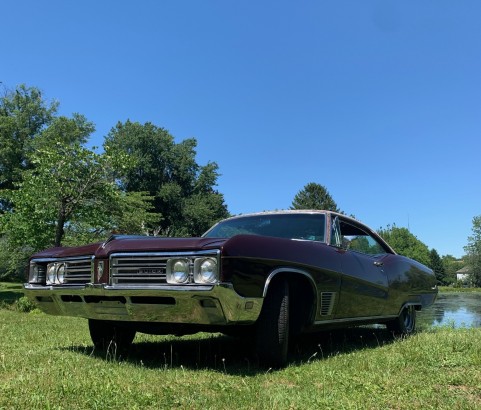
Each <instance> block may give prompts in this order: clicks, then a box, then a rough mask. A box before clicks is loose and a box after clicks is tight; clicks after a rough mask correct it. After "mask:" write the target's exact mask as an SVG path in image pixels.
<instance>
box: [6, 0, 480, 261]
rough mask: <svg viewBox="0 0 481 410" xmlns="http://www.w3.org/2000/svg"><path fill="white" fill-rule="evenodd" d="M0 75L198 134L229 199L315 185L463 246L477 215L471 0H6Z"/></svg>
mask: <svg viewBox="0 0 481 410" xmlns="http://www.w3.org/2000/svg"><path fill="white" fill-rule="evenodd" d="M1 14H2V23H1V24H0V81H2V82H3V85H4V86H6V87H8V88H14V87H15V86H16V85H18V84H21V83H26V84H27V85H31V86H36V87H39V88H40V89H42V90H43V91H44V95H45V96H46V97H47V98H49V99H56V100H58V101H59V102H60V112H61V114H63V115H71V114H72V113H73V112H79V113H81V114H84V115H85V116H86V117H87V118H88V119H89V120H90V121H92V122H94V123H95V124H96V128H97V131H96V132H95V134H94V135H93V136H92V139H91V144H92V145H97V146H101V145H102V141H103V137H104V136H105V135H106V134H107V133H108V132H109V130H110V129H111V128H112V127H113V126H114V125H115V124H116V123H117V122H118V121H125V120H127V119H130V120H132V121H139V122H142V123H143V122H147V121H149V122H152V123H154V124H156V125H158V126H162V127H164V128H166V129H168V130H169V131H170V133H171V134H172V135H173V136H174V137H175V138H176V140H177V141H181V140H183V139H185V138H190V137H195V138H196V139H197V141H198V148H197V154H198V155H197V160H198V162H199V163H200V164H205V163H207V161H215V162H217V163H218V164H219V167H220V172H221V174H222V176H221V177H220V178H219V185H218V189H219V191H220V192H222V193H223V194H224V196H225V200H226V203H227V205H228V208H229V211H230V212H231V213H233V214H237V213H247V212H256V211H262V210H271V209H285V208H288V207H289V206H290V205H291V202H292V200H293V198H294V196H295V194H296V193H297V192H298V191H299V190H300V189H302V188H303V187H304V185H306V184H307V183H309V182H317V183H319V184H322V185H324V186H325V187H326V188H327V189H328V191H329V192H330V193H331V195H332V196H333V198H334V200H335V201H336V202H337V204H338V205H339V207H340V208H341V209H342V210H343V211H345V212H346V213H348V214H354V215H355V216H356V217H357V218H358V219H360V220H361V221H363V222H365V223H366V224H368V225H369V226H371V227H372V228H375V229H377V228H379V227H381V226H384V227H385V226H386V225H388V224H391V225H392V224H396V225H397V226H404V227H409V228H410V230H411V232H412V233H413V234H414V235H416V236H417V237H418V238H419V239H420V240H421V241H423V242H424V243H426V245H428V246H429V247H430V248H435V249H436V250H437V251H438V252H439V253H440V254H441V255H445V254H452V255H454V256H457V257H459V256H461V255H462V254H463V246H465V245H466V243H467V237H468V236H469V235H470V233H471V228H472V218H473V217H474V216H476V215H480V214H481V184H480V172H479V168H480V167H479V158H480V152H481V149H480V148H481V142H480V131H481V115H480V114H481V81H480V80H481V24H479V21H480V18H481V2H479V1H474V0H473V1H464V0H460V1H444V0H430V1H428V0H425V1H420V0H416V1H414V0H407V1H403V2H399V1H392V0H375V1H374V0H373V1H368V0H366V1H359V0H352V1H321V0H318V1H296V2H294V1H279V0H277V1H200V0H197V1H173V0H172V1H154V0H152V1H144V0H138V1H135V2H134V1H122V0H117V1H107V0H104V1H91V0H83V1H76V2H74V1H65V0H62V1H48V2H39V1H34V0H31V1H25V0H15V1H12V0H10V1H9V0H7V1H4V2H2V13H1Z"/></svg>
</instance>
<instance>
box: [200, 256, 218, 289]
mask: <svg viewBox="0 0 481 410" xmlns="http://www.w3.org/2000/svg"><path fill="white" fill-rule="evenodd" d="M216 281H217V262H216V261H215V260H214V259H210V258H209V259H204V260H202V261H201V262H200V263H199V264H198V265H197V272H196V282H200V283H215V282H216Z"/></svg>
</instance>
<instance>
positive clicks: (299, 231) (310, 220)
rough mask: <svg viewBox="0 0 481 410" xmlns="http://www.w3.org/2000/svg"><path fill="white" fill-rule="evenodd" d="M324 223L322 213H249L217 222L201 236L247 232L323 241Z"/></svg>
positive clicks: (224, 235) (210, 236)
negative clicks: (249, 214)
mask: <svg viewBox="0 0 481 410" xmlns="http://www.w3.org/2000/svg"><path fill="white" fill-rule="evenodd" d="M325 225H326V216H325V215H324V214H263V215H251V216H245V217H238V218H233V219H228V220H226V221H222V222H219V223H218V224H217V225H215V226H214V227H212V228H211V229H210V230H209V231H207V232H206V233H205V234H204V235H203V236H204V237H206V238H231V237H233V236H235V235H241V234H247V235H262V236H274V237H277V238H291V239H305V240H309V241H320V242H323V241H324V228H325Z"/></svg>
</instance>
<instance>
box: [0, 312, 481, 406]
mask: <svg viewBox="0 0 481 410" xmlns="http://www.w3.org/2000/svg"><path fill="white" fill-rule="evenodd" d="M0 334H1V338H0V391H1V394H0V408H6V409H9V408H15V409H17V408H45V409H47V408H49V409H55V408H62V409H66V408H68V409H105V408H132V409H140V408H152V409H158V408H168V409H170V408H182V409H227V408H229V409H234V408H235V409H324V408H327V409H365V408H373V409H437V408H441V409H476V408H479V407H480V406H481V370H480V369H481V343H479V340H481V329H451V328H447V327H446V328H437V329H429V330H426V331H423V332H419V333H417V334H415V335H413V336H412V337H410V338H408V339H394V338H393V337H392V336H391V335H390V334H389V333H388V332H387V331H385V330H384V329H382V328H379V329H377V328H374V329H372V328H359V329H353V330H349V331H337V332H325V333H323V334H320V335H318V336H315V337H313V338H309V339H306V340H304V341H301V342H299V343H298V344H297V345H296V346H295V348H294V349H293V354H292V356H291V360H290V364H289V366H288V367H287V368H286V369H283V370H280V371H273V370H270V369H267V370H266V369H263V368H261V367H259V366H258V363H257V358H256V357H255V356H254V355H253V354H252V353H251V351H250V349H249V346H246V344H245V343H241V342H239V341H237V340H235V339H231V338H227V337H224V336H221V335H210V334H200V335H193V336H189V337H182V338H176V337H160V336H148V335H138V336H137V338H136V339H135V342H134V345H133V349H132V351H131V353H130V354H129V355H128V357H117V356H116V355H112V354H110V355H107V354H106V353H104V352H96V351H94V349H93V346H92V344H91V341H90V338H89V335H88V330H87V323H86V320H84V319H78V318H68V317H55V316H47V315H44V314H42V313H38V312H35V313H33V312H32V313H20V312H17V311H14V310H7V309H0Z"/></svg>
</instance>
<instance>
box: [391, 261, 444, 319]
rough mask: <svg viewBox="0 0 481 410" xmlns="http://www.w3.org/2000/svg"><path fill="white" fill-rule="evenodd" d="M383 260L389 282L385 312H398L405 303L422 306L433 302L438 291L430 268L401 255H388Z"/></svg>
mask: <svg viewBox="0 0 481 410" xmlns="http://www.w3.org/2000/svg"><path fill="white" fill-rule="evenodd" d="M383 262H384V269H385V272H386V274H387V276H388V283H389V298H388V304H387V306H386V312H385V313H386V314H388V315H391V314H398V313H399V310H400V308H401V307H402V306H403V305H404V304H406V303H414V304H416V305H419V306H421V307H423V308H424V307H427V306H429V305H431V304H432V303H434V301H435V299H436V296H437V292H438V291H437V286H436V283H437V282H436V277H435V276H434V273H433V271H432V270H431V269H429V268H428V267H426V266H424V265H422V264H421V263H419V262H416V261H415V260H412V259H409V258H406V257H404V256H401V255H388V256H387V257H386V258H385V259H384V260H383Z"/></svg>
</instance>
